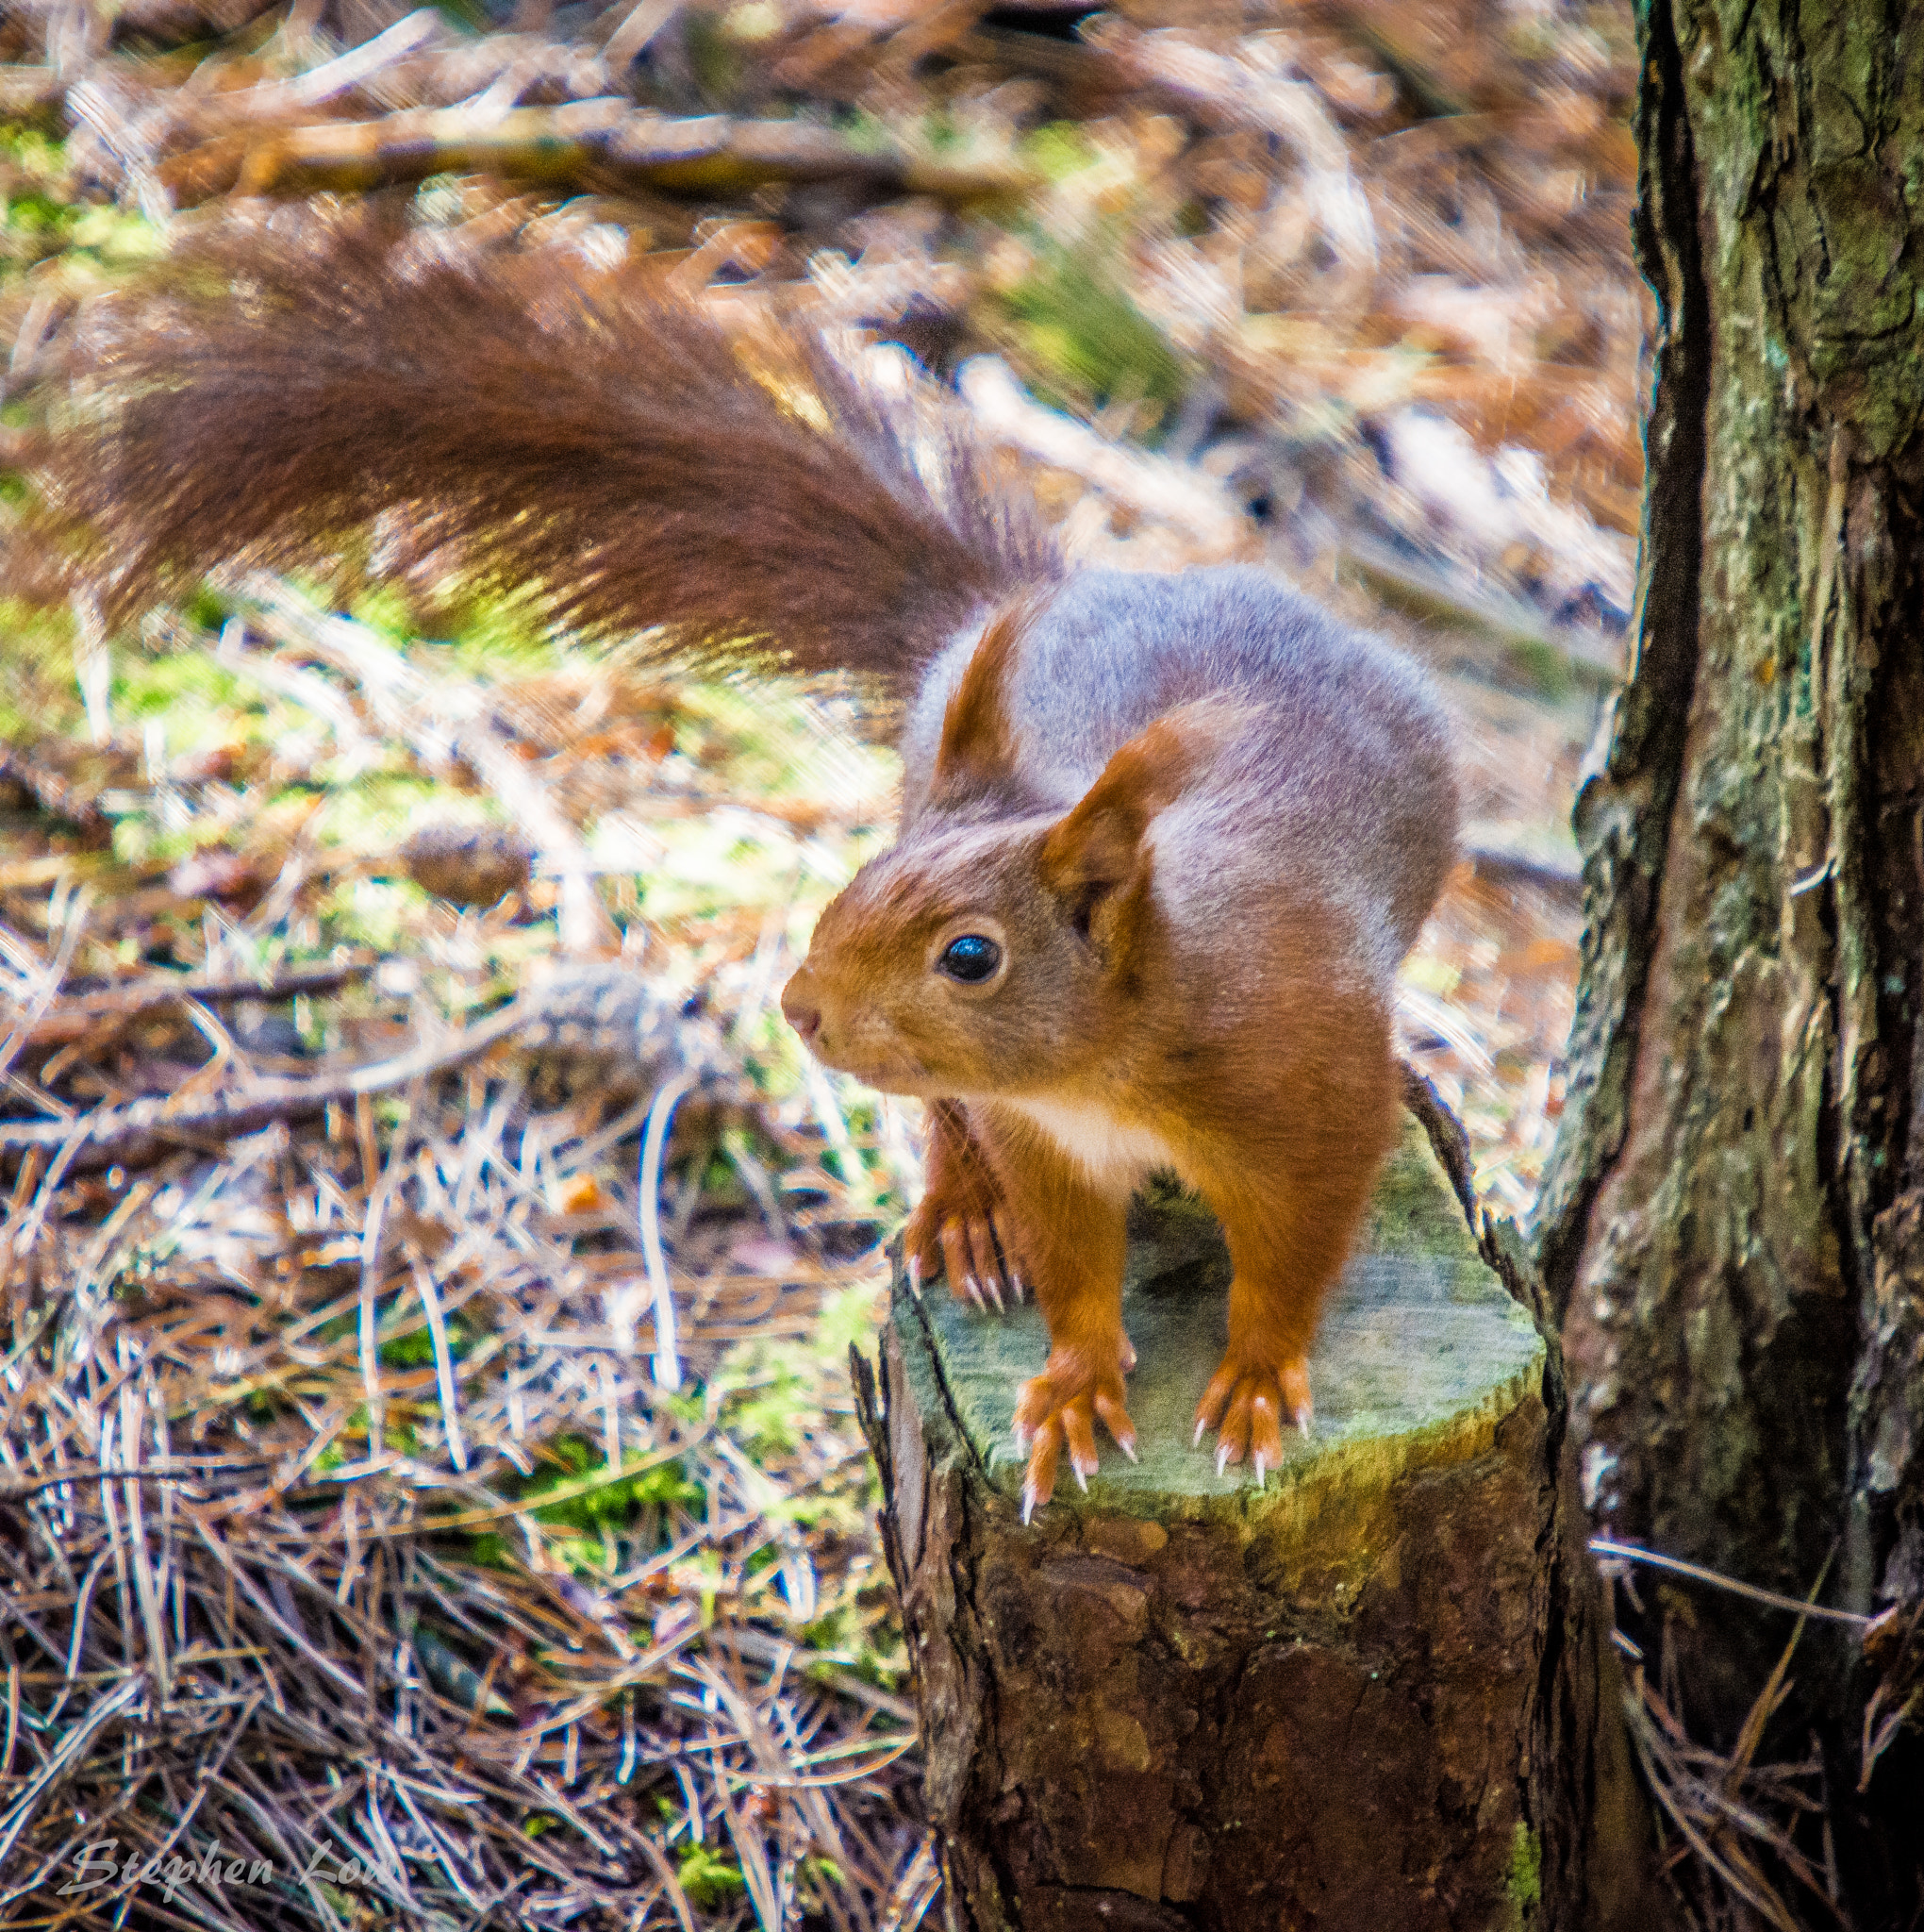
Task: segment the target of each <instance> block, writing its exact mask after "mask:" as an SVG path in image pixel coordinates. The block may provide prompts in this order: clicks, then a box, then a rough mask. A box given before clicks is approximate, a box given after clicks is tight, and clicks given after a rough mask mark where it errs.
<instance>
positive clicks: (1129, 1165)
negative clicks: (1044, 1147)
mask: <svg viewBox="0 0 1924 1932" xmlns="http://www.w3.org/2000/svg"><path fill="white" fill-rule="evenodd" d="M1002 1105H1003V1106H1004V1107H1006V1108H1010V1109H1011V1110H1012V1111H1013V1112H1016V1113H1020V1114H1021V1115H1022V1116H1023V1117H1024V1118H1025V1119H1027V1120H1029V1121H1031V1122H1033V1123H1034V1124H1035V1125H1036V1126H1037V1127H1038V1128H1039V1129H1040V1130H1041V1131H1042V1132H1043V1133H1045V1134H1046V1135H1048V1137H1049V1138H1050V1140H1052V1141H1054V1143H1055V1144H1056V1146H1058V1147H1059V1148H1061V1150H1062V1151H1063V1153H1065V1154H1067V1155H1068V1156H1069V1157H1070V1159H1071V1160H1073V1161H1075V1162H1076V1163H1077V1164H1078V1165H1079V1166H1080V1167H1082V1168H1083V1169H1084V1171H1085V1172H1086V1174H1088V1176H1089V1178H1090V1179H1091V1180H1092V1181H1094V1182H1095V1184H1096V1185H1097V1186H1098V1187H1100V1188H1103V1189H1105V1190H1114V1191H1119V1192H1127V1191H1129V1190H1130V1189H1132V1188H1134V1187H1135V1186H1136V1183H1137V1182H1138V1181H1140V1180H1141V1179H1142V1177H1143V1175H1144V1174H1149V1173H1150V1172H1151V1171H1152V1170H1153V1169H1155V1168H1158V1167H1173V1166H1174V1165H1175V1155H1174V1153H1173V1152H1172V1151H1171V1149H1170V1147H1169V1142H1168V1141H1165V1140H1164V1139H1163V1138H1162V1136H1161V1135H1160V1134H1157V1133H1155V1132H1153V1130H1152V1129H1150V1128H1148V1127H1145V1126H1139V1125H1137V1124H1136V1123H1135V1122H1133V1121H1124V1120H1119V1119H1118V1118H1117V1117H1116V1116H1115V1115H1114V1114H1112V1113H1110V1112H1108V1111H1107V1110H1106V1109H1105V1108H1101V1107H1097V1106H1093V1105H1090V1104H1088V1103H1081V1104H1078V1103H1076V1102H1074V1101H1064V1100H1004V1101H1003V1102H1002Z"/></svg>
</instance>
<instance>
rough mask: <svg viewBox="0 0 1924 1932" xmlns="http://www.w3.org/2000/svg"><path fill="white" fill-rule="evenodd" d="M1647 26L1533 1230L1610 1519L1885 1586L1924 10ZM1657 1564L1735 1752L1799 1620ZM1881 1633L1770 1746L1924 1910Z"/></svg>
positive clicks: (1913, 813) (1699, 1730) (1918, 1533)
mask: <svg viewBox="0 0 1924 1932" xmlns="http://www.w3.org/2000/svg"><path fill="white" fill-rule="evenodd" d="M1640 33H1641V35H1642V40H1643V56H1644V58H1643V62H1642V76H1641V81H1640V92H1639V102H1638V140H1639V145H1640V149H1641V154H1642V181H1641V194H1640V203H1641V206H1640V210H1639V226H1638V235H1637V242H1638V247H1639V251H1640V256H1641V261H1642V266H1643V268H1644V272H1645V274H1646V275H1648V276H1649V278H1650V282H1651V285H1652V287H1653V288H1654V289H1655V291H1656V293H1657V297H1658V301H1659V305H1660V311H1661V314H1660V328H1659V338H1658V344H1657V358H1656V388H1655V394H1654V399H1653V404H1652V411H1651V418H1650V433H1649V453H1650V480H1649V487H1648V493H1647V498H1646V510H1645V528H1644V546H1643V558H1642V567H1641V588H1640V598H1639V609H1638V618H1637V625H1636V634H1635V655H1634V675H1633V676H1632V678H1631V680H1630V683H1629V686H1628V688H1627V689H1626V691H1624V693H1623V695H1622V698H1621V700H1620V703H1619V708H1618V712H1617V724H1616V730H1615V735H1614V738H1613V741H1612V742H1611V746H1610V751H1609V757H1608V760H1607V764H1606V765H1605V767H1604V769H1603V770H1602V772H1601V774H1600V775H1598V776H1597V777H1596V778H1595V779H1593V780H1592V781H1591V782H1590V783H1589V784H1588V785H1587V786H1586V787H1585V789H1584V792H1583V794H1582V796H1581V798H1580V800H1579V804H1578V831H1579V838H1580V841H1581V842H1582V844H1583V847H1584V855H1585V893H1586V912H1587V917H1586V926H1587V930H1588V937H1587V939H1586V942H1585V948H1584V970H1583V981H1582V988H1581V992H1580V996H1579V1009H1578V1018H1577V1024H1576V1027H1575V1031H1574V1033H1573V1036H1572V1041H1571V1052H1570V1061H1569V1075H1570V1089H1569V1100H1568V1103H1567V1110H1566V1114H1565V1120H1564V1129H1563V1134H1562V1137H1561V1139H1560V1141H1559V1144H1558V1149H1557V1158H1556V1160H1555V1162H1554V1163H1553V1167H1552V1173H1551V1179H1550V1181H1549V1183H1548V1185H1547V1188H1546V1192H1545V1198H1544V1203H1543V1206H1542V1208H1541V1209H1540V1210H1539V1216H1538V1229H1539V1251H1538V1252H1539V1259H1540V1262H1541V1268H1542V1274H1543V1278H1544V1281H1545V1283H1546V1285H1547V1289H1548V1291H1549V1293H1550V1295H1551V1301H1552V1304H1553V1306H1554V1307H1556V1308H1558V1309H1559V1310H1560V1311H1562V1313H1563V1316H1564V1338H1565V1345H1566V1350H1567V1357H1568V1361H1569V1366H1570V1374H1571V1377H1572V1386H1573V1395H1574V1400H1573V1417H1572V1421H1573V1427H1574V1429H1575V1431H1576V1432H1577V1434H1578V1436H1579V1438H1580V1440H1581V1442H1582V1445H1583V1447H1582V1456H1583V1470H1584V1482H1585V1495H1586V1500H1588V1501H1589V1502H1590V1503H1591V1506H1592V1507H1593V1509H1594V1512H1595V1515H1596V1519H1597V1523H1598V1526H1599V1527H1600V1528H1601V1529H1604V1530H1606V1531H1607V1532H1608V1533H1609V1534H1610V1535H1612V1536H1614V1537H1617V1538H1620V1539H1627V1540H1631V1541H1637V1542H1641V1543H1645V1544H1648V1545H1649V1546H1650V1547H1652V1548H1654V1549H1657V1550H1660V1551H1662V1552H1665V1553H1667V1554H1668V1555H1670V1556H1673V1557H1683V1558H1687V1559H1692V1560H1694V1561H1695V1562H1697V1563H1699V1564H1702V1565H1706V1566H1708V1567H1709V1568H1711V1569H1713V1570H1715V1571H1717V1572H1719V1573H1722V1574H1726V1575H1728V1576H1730V1577H1733V1578H1735V1579H1739V1580H1741V1581H1743V1582H1745V1583H1748V1584H1752V1585H1759V1586H1763V1587H1765V1588H1766V1589H1769V1590H1773V1591H1781V1592H1783V1593H1785V1594H1786V1595H1789V1596H1794V1597H1798V1598H1801V1597H1803V1596H1805V1595H1806V1594H1807V1593H1809V1592H1810V1591H1812V1590H1813V1589H1814V1588H1816V1587H1817V1586H1818V1585H1819V1582H1820V1580H1821V1584H1822V1597H1823V1600H1824V1601H1825V1602H1826V1603H1828V1604H1830V1605H1833V1606H1836V1607H1842V1608H1844V1609H1846V1610H1849V1611H1854V1612H1857V1613H1859V1614H1861V1615H1870V1614H1875V1613H1876V1612H1878V1611H1879V1610H1880V1609H1882V1608H1883V1607H1886V1606H1888V1605H1890V1604H1893V1603H1899V1602H1902V1603H1905V1604H1910V1603H1914V1602H1916V1600H1917V1598H1918V1597H1919V1595H1920V1591H1924V1520H1920V1509H1919V1501H1920V1490H1919V1484H1918V1477H1919V1473H1920V1471H1919V1458H1920V1457H1924V1305H1920V1300H1919V1291H1920V1284H1924V1119H1920V1115H1919V1108H1920V1107H1924V1077H1920V1074H1924V1066H1920V1062H1919V1054H1920V1052H1924V1030H1920V1028H1919V1026H1918V1024H1917V1016H1918V1003H1919V1000H1920V997H1924V947H1920V940H1924V818H1920V812H1924V652H1920V648H1919V646H1920V637H1924V627H1920V620H1924V596H1920V569H1919V562H1920V551H1919V514H1920V504H1924V498H1920V494H1919V491H1920V483H1924V475H1920V440H1919V436H1918V414H1919V409H1920V406H1924V358H1920V348H1924V339H1920V325H1919V320H1918V287H1917V274H1918V270H1919V266H1920V253H1924V251H1920V244H1924V228H1920V215H1919V200H1920V195H1924V8H1918V7H1916V6H1911V7H1908V8H1907V7H1905V6H1903V5H1899V4H1892V5H1885V6H1872V7H1866V6H1847V5H1843V4H1839V0H1818V4H1816V5H1809V6H1803V7H1794V6H1789V5H1786V4H1784V0H1713V4H1705V5H1691V4H1689V0H1650V5H1649V6H1648V7H1647V8H1640ZM1636 1601H1637V1602H1638V1603H1640V1604H1641V1609H1640V1610H1638V1609H1636V1608H1634V1607H1633V1606H1632V1600H1631V1598H1630V1596H1629V1595H1628V1593H1626V1594H1625V1598H1624V1602H1623V1607H1622V1612H1621V1616H1620V1621H1621V1622H1622V1623H1623V1624H1624V1625H1625V1627H1626V1629H1627V1630H1628V1631H1629V1632H1630V1633H1631V1634H1632V1635H1633V1636H1634V1637H1635V1638H1636V1639H1637V1641H1640V1642H1641V1644H1642V1646H1643V1650H1644V1654H1645V1662H1646V1669H1647V1672H1648V1674H1649V1681H1650V1683H1651V1684H1652V1685H1653V1686H1655V1685H1658V1684H1662V1685H1664V1686H1665V1687H1666V1692H1667V1697H1668V1698H1669V1700H1670V1701H1671V1703H1672V1704H1673V1706H1674V1707H1676V1708H1677V1711H1678V1714H1679V1715H1680V1716H1681V1717H1682V1718H1683V1723H1684V1725H1685V1726H1686V1728H1687V1729H1688V1731H1689V1732H1690V1734H1691V1736H1692V1737H1693V1738H1694V1739H1695V1740H1698V1741H1700V1742H1701V1743H1704V1744H1708V1745H1710V1746H1711V1747H1713V1748H1714V1749H1717V1750H1718V1751H1725V1752H1728V1751H1730V1750H1732V1749H1733V1747H1735V1746H1737V1745H1738V1744H1739V1742H1740V1739H1741V1737H1742V1733H1743V1726H1744V1722H1745V1718H1746V1716H1747V1713H1749V1712H1750V1708H1751V1706H1752V1703H1753V1700H1754V1699H1755V1698H1756V1697H1757V1695H1758V1692H1759V1691H1760V1690H1761V1689H1762V1687H1763V1686H1764V1684H1765V1682H1766V1677H1767V1675H1768V1674H1769V1672H1770V1670H1771V1667H1772V1665H1773V1664H1774V1662H1775V1661H1776V1659H1777V1657H1778V1656H1779V1654H1780V1653H1781V1651H1782V1650H1783V1646H1784V1644H1785V1641H1786V1640H1787V1639H1788V1637H1789V1636H1790V1634H1791V1629H1792V1621H1791V1619H1790V1618H1788V1617H1787V1616H1784V1615H1783V1614H1780V1613H1778V1612H1775V1611H1773V1610H1771V1609H1769V1608H1767V1607H1763V1606H1759V1605H1756V1604H1755V1603H1754V1602H1751V1601H1750V1600H1746V1599H1743V1598H1738V1597H1733V1596H1732V1595H1731V1594H1729V1593H1728V1592H1725V1591H1716V1590H1712V1589H1709V1588H1706V1587H1704V1586H1700V1585H1699V1584H1696V1583H1691V1582H1687V1581H1683V1580H1680V1579H1678V1578H1677V1577H1675V1576H1674V1575H1668V1576H1664V1575H1657V1576H1654V1577H1652V1578H1647V1579H1646V1580H1645V1582H1644V1584H1643V1586H1642V1593H1641V1595H1640V1597H1638V1598H1637V1599H1636ZM1878 1640H1883V1641H1881V1642H1880V1641H1878ZM1904 1648H1905V1646H1904V1644H1903V1642H1901V1641H1899V1640H1898V1639H1897V1638H1896V1637H1895V1636H1894V1635H1892V1632H1891V1626H1890V1625H1888V1624H1887V1625H1885V1626H1883V1628H1881V1629H1880V1630H1879V1631H1878V1632H1877V1633H1875V1636H1874V1641H1873V1643H1872V1645H1871V1656H1872V1657H1873V1658H1874V1659H1875V1665H1876V1667H1875V1668H1873V1667H1872V1664H1871V1663H1869V1662H1866V1656H1865V1650H1864V1646H1863V1644H1862V1643H1861V1641H1860V1638H1859V1633H1858V1632H1857V1631H1856V1630H1854V1629H1852V1628H1851V1627H1850V1626H1849V1624H1843V1623H1840V1622H1830V1623H1827V1624H1821V1625H1814V1626H1813V1627H1811V1628H1809V1629H1807V1630H1806V1631H1804V1632H1803V1634H1802V1635H1801V1637H1800V1648H1799V1650H1798V1652H1797V1655H1796V1657H1795V1659H1794V1665H1793V1675H1794V1677H1795V1679H1796V1686H1797V1688H1796V1690H1795V1691H1794V1693H1793V1695H1792V1696H1791V1699H1790V1701H1789V1703H1788V1704H1787V1705H1786V1706H1785V1707H1784V1708H1783V1710H1782V1711H1781V1712H1780V1714H1779V1716H1778V1718H1777V1720H1776V1722H1775V1723H1774V1724H1773V1725H1772V1726H1771V1728H1770V1730H1769V1731H1768V1732H1767V1733H1766V1736H1765V1739H1764V1741H1763V1744H1762V1746H1761V1749H1760V1757H1773V1756H1774V1757H1777V1758H1779V1759H1780V1760H1782V1759H1786V1758H1803V1757H1805V1756H1806V1754H1807V1753H1808V1752H1809V1750H1810V1743H1811V1740H1812V1737H1813V1735H1815V1738H1816V1742H1817V1746H1818V1750H1819V1755H1820V1757H1821V1771H1820V1774H1813V1775H1812V1776H1811V1777H1810V1778H1809V1779H1807V1780H1805V1781H1804V1790H1806V1792H1807V1794H1809V1795H1812V1796H1814V1797H1816V1799H1817V1800H1818V1801H1819V1802H1821V1803H1822V1804H1823V1805H1825V1806H1826V1807H1827V1809H1828V1821H1829V1829H1830V1832H1831V1834H1832V1842H1831V1846H1830V1850H1829V1854H1828V1856H1829V1857H1830V1858H1831V1861H1832V1863H1833V1865H1834V1867H1835V1869H1836V1871H1837V1873H1838V1874H1839V1881H1838V1882H1839V1887H1840V1890H1841V1893H1842V1899H1841V1902H1842V1903H1843V1905H1844V1906H1845V1907H1846V1909H1847V1911H1848V1912H1849V1914H1850V1915H1851V1917H1852V1919H1853V1920H1854V1923H1855V1924H1858V1925H1859V1926H1871V1925H1882V1924H1911V1923H1913V1922H1914V1921H1915V1919H1916V1914H1917V1912H1918V1910H1919V1909H1920V1907H1924V1882H1920V1875H1919V1869H1918V1867H1919V1862H1920V1856H1924V1855H1920V1854H1919V1853H1918V1851H1917V1850H1916V1837H1915V1834H1916V1818H1917V1816H1918V1815H1919V1810H1918V1806H1919V1800H1920V1798H1924V1781H1920V1776H1919V1772H1920V1765H1919V1760H1918V1754H1917V1752H1916V1749H1915V1747H1914V1746H1913V1745H1912V1744H1911V1743H1910V1742H1909V1741H1908V1740H1907V1739H1900V1740H1898V1741H1896V1742H1894V1743H1892V1744H1891V1746H1890V1748H1888V1749H1886V1750H1885V1751H1884V1752H1883V1756H1882V1757H1876V1756H1875V1753H1874V1751H1870V1750H1867V1749H1866V1723H1865V1715H1866V1705H1867V1704H1868V1703H1869V1702H1870V1701H1871V1700H1872V1698H1873V1695H1874V1693H1876V1692H1877V1686H1878V1684H1879V1682H1880V1681H1883V1685H1884V1688H1883V1692H1882V1694H1881V1695H1880V1696H1879V1699H1878V1706H1877V1708H1876V1710H1874V1711H1873V1712H1872V1713H1871V1725H1870V1738H1871V1740H1873V1741H1874V1740H1875V1739H1876V1738H1877V1736H1878V1735H1879V1731H1880V1726H1881V1724H1882V1721H1883V1718H1884V1717H1885V1716H1887V1715H1889V1713H1890V1712H1891V1710H1892V1709H1893V1708H1894V1707H1899V1706H1900V1705H1901V1703H1902V1701H1903V1698H1904V1696H1905V1695H1907V1694H1908V1691H1909V1689H1910V1688H1911V1683H1912V1681H1913V1680H1912V1677H1911V1664H1910V1662H1909V1661H1908V1660H1907V1659H1906V1657H1904V1655H1903V1652H1904ZM1873 1760H1874V1761H1873ZM1861 1783H1864V1784H1866V1786H1867V1788H1866V1789H1865V1790H1862V1791H1860V1784H1861ZM1899 1819H1902V1820H1904V1821H1905V1824H1904V1827H1903V1834H1902V1836H1895V1835H1894V1826H1895V1824H1896V1821H1898V1820H1899ZM1801 1838H1802V1842H1803V1843H1804V1845H1805V1847H1806V1849H1807V1850H1808V1851H1809V1852H1810V1853H1811V1855H1812V1857H1814V1858H1816V1861H1817V1863H1816V1872H1817V1874H1819V1882H1818V1886H1817V1889H1818V1890H1828V1889H1829V1886H1830V1881H1829V1879H1828V1878H1823V1877H1822V1876H1821V1874H1822V1872H1823V1867H1824V1861H1825V1858H1826V1856H1827V1853H1826V1850H1825V1847H1824V1844H1823V1841H1822V1831H1821V1828H1820V1821H1816V1820H1807V1821H1806V1823H1805V1824H1804V1826H1803V1827H1801ZM1732 1870H1733V1873H1734V1874H1735V1875H1736V1876H1737V1877H1738V1879H1739V1880H1742V1878H1743V1874H1742V1873H1741V1872H1738V1871H1736V1868H1734V1867H1733V1868H1732ZM1778 1874H1779V1876H1780V1877H1781V1876H1782V1874H1783V1867H1781V1866H1780V1867H1779V1868H1778ZM1747 1882H1748V1881H1745V1883H1747ZM1786 1883H1788V1881H1786ZM1752 1889H1754V1888H1752ZM1778 1889H1779V1890H1782V1891H1783V1896H1784V1897H1785V1898H1787V1899H1790V1900H1791V1902H1792V1905H1793V1909H1794V1911H1795V1912H1796V1913H1798V1914H1799V1915H1802V1914H1804V1913H1805V1912H1806V1909H1807V1908H1809V1910H1810V1913H1811V1916H1812V1919H1813V1922H1814V1923H1815V1922H1816V1921H1817V1920H1822V1919H1825V1918H1826V1911H1825V1908H1823V1907H1817V1906H1816V1905H1815V1902H1814V1901H1811V1900H1810V1899H1809V1898H1808V1897H1805V1898H1804V1900H1803V1903H1801V1904H1799V1903H1798V1902H1797V1897H1796V1894H1797V1893H1798V1890H1799V1887H1798V1886H1797V1885H1796V1884H1789V1889H1788V1890H1784V1887H1783V1886H1782V1885H1780V1886H1779V1888H1778ZM1734 1890H1736V1891H1737V1894H1738V1895H1739V1896H1743V1895H1744V1883H1739V1884H1738V1885H1737V1886H1736V1887H1735V1888H1734ZM1751 1903H1752V1904H1753V1905H1755V1904H1757V1903H1758V1901H1757V1900H1755V1899H1752V1901H1751ZM1766 1904H1767V1901H1766ZM1828 1922H1829V1923H1835V1921H1834V1919H1832V1920H1829V1921H1828Z"/></svg>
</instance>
